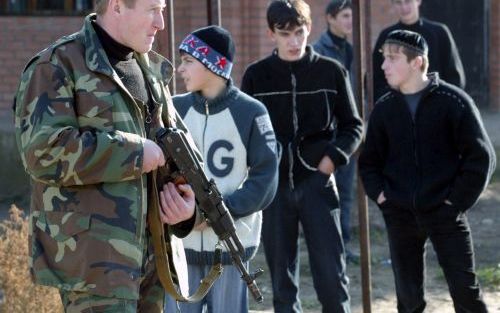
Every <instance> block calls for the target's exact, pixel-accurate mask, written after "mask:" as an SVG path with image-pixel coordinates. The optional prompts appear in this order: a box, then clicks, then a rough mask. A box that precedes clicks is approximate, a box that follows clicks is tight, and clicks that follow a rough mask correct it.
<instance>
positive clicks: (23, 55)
mask: <svg viewBox="0 0 500 313" xmlns="http://www.w3.org/2000/svg"><path fill="white" fill-rule="evenodd" d="M80 27H81V18H79V17H78V18H75V17H51V18H50V19H49V18H46V17H45V18H44V17H0V118H3V119H5V118H6V116H9V115H10V114H11V110H10V107H11V104H12V99H13V96H14V92H15V90H16V88H17V84H18V82H19V76H20V74H21V71H22V70H23V68H24V66H25V64H26V62H28V61H29V59H30V58H31V57H32V56H33V55H34V54H35V53H36V52H37V51H40V50H42V49H43V48H45V47H46V46H47V44H48V43H50V42H52V41H54V40H56V39H57V38H59V37H60V36H62V35H65V34H68V33H71V32H74V31H77V30H78V29H80ZM2 124H3V123H2Z"/></svg>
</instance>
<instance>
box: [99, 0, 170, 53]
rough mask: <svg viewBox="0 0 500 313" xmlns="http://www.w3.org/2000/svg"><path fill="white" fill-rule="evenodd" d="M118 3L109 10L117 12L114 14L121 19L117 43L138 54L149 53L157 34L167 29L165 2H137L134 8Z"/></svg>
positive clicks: (153, 0) (140, 0)
mask: <svg viewBox="0 0 500 313" xmlns="http://www.w3.org/2000/svg"><path fill="white" fill-rule="evenodd" d="M117 3H118V4H117V5H116V6H113V7H109V8H108V10H115V11H114V12H113V13H115V15H116V17H117V18H118V19H119V20H118V24H117V25H118V37H119V38H116V39H117V41H118V42H120V43H121V44H123V45H125V46H127V47H129V48H131V49H133V50H134V51H136V52H139V53H146V52H149V51H150V50H151V48H152V46H153V42H154V39H155V35H156V32H157V31H159V30H162V29H163V28H164V27H165V23H164V21H163V13H162V12H163V10H164V8H165V0H137V1H136V2H135V4H134V6H133V7H132V8H128V7H127V6H126V5H125V4H123V2H121V1H117ZM116 10H117V11H116Z"/></svg>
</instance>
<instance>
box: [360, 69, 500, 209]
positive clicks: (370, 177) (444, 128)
mask: <svg viewBox="0 0 500 313" xmlns="http://www.w3.org/2000/svg"><path fill="white" fill-rule="evenodd" d="M429 77H430V84H429V85H428V87H427V88H426V89H425V90H424V92H423V95H422V98H421V100H420V102H419V104H418V107H417V111H416V115H415V121H413V119H412V117H411V114H410V111H409V109H408V106H407V104H406V101H405V99H404V96H403V95H402V94H401V93H400V92H398V91H396V90H393V89H392V90H390V91H389V92H388V93H386V94H385V95H383V96H382V97H381V98H380V99H379V100H378V101H377V103H376V105H375V108H374V110H373V112H372V114H371V116H370V121H369V124H368V131H367V134H366V143H365V146H364V148H363V150H362V153H361V155H360V158H359V170H360V175H361V178H362V180H363V184H364V187H365V189H366V193H367V194H368V196H369V197H370V198H371V199H373V200H374V201H376V199H377V197H378V195H379V194H380V192H382V191H384V195H385V197H386V199H387V202H388V203H391V204H393V205H395V206H402V207H406V208H412V209H414V210H420V211H422V210H423V211H425V210H430V209H433V208H435V207H438V206H439V205H441V204H442V203H443V202H444V201H445V200H449V201H450V202H451V203H452V204H453V205H455V206H456V207H457V208H458V209H459V210H461V211H464V210H467V209H468V208H470V207H471V206H472V205H473V204H474V203H475V202H476V201H477V199H478V197H479V195H480V193H481V192H482V191H483V189H484V188H485V187H486V185H487V183H488V180H489V178H490V177H491V174H492V173H493V171H494V169H495V162H496V161H495V160H496V158H495V152H494V149H493V146H492V144H491V141H490V139H489V137H488V135H487V134H486V131H485V129H484V126H483V123H482V121H481V117H480V114H479V111H478V109H477V108H476V106H475V104H474V102H473V100H472V99H471V98H470V97H469V96H468V95H467V94H466V93H465V92H464V91H463V90H461V89H459V88H457V87H455V86H454V85H451V84H448V83H446V82H444V81H442V80H440V79H439V77H438V75H437V74H434V75H430V76H429Z"/></svg>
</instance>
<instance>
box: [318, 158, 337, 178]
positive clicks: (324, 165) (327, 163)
mask: <svg viewBox="0 0 500 313" xmlns="http://www.w3.org/2000/svg"><path fill="white" fill-rule="evenodd" d="M318 170H319V171H320V172H322V173H324V174H326V175H330V174H332V173H333V172H334V171H335V164H333V162H332V160H331V159H330V157H329V156H327V155H325V156H324V157H323V158H322V159H321V161H320V162H319V164H318Z"/></svg>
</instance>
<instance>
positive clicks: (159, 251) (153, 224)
mask: <svg viewBox="0 0 500 313" xmlns="http://www.w3.org/2000/svg"><path fill="white" fill-rule="evenodd" d="M156 175H157V171H154V172H153V173H152V175H151V176H152V184H151V185H152V187H151V198H150V200H151V205H150V208H149V210H148V225H149V230H150V232H151V236H152V240H153V246H154V253H155V262H156V270H157V273H158V277H159V278H160V282H161V284H162V285H163V288H165V290H166V291H167V292H168V293H169V294H170V295H171V296H172V297H173V298H174V299H175V300H177V301H182V302H198V301H200V300H201V299H203V297H205V295H206V294H207V293H208V291H209V290H210V287H212V285H213V283H214V282H215V281H216V280H217V279H218V278H219V277H220V275H221V274H222V264H221V263H220V260H219V261H218V263H216V264H214V265H213V266H212V268H211V269H210V272H209V273H208V274H207V276H205V278H203V279H202V280H201V282H200V286H199V287H198V289H197V290H196V292H195V293H194V294H192V295H191V296H188V297H185V296H184V295H182V293H179V288H178V287H176V284H175V283H174V281H173V278H172V273H173V274H174V275H176V269H175V267H174V266H173V265H174V264H173V257H172V247H171V241H170V236H171V234H170V231H168V233H167V236H165V227H164V225H163V223H162V222H161V220H160V210H161V207H160V202H159V199H160V198H159V194H158V190H157V188H156ZM171 265H172V266H171Z"/></svg>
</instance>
